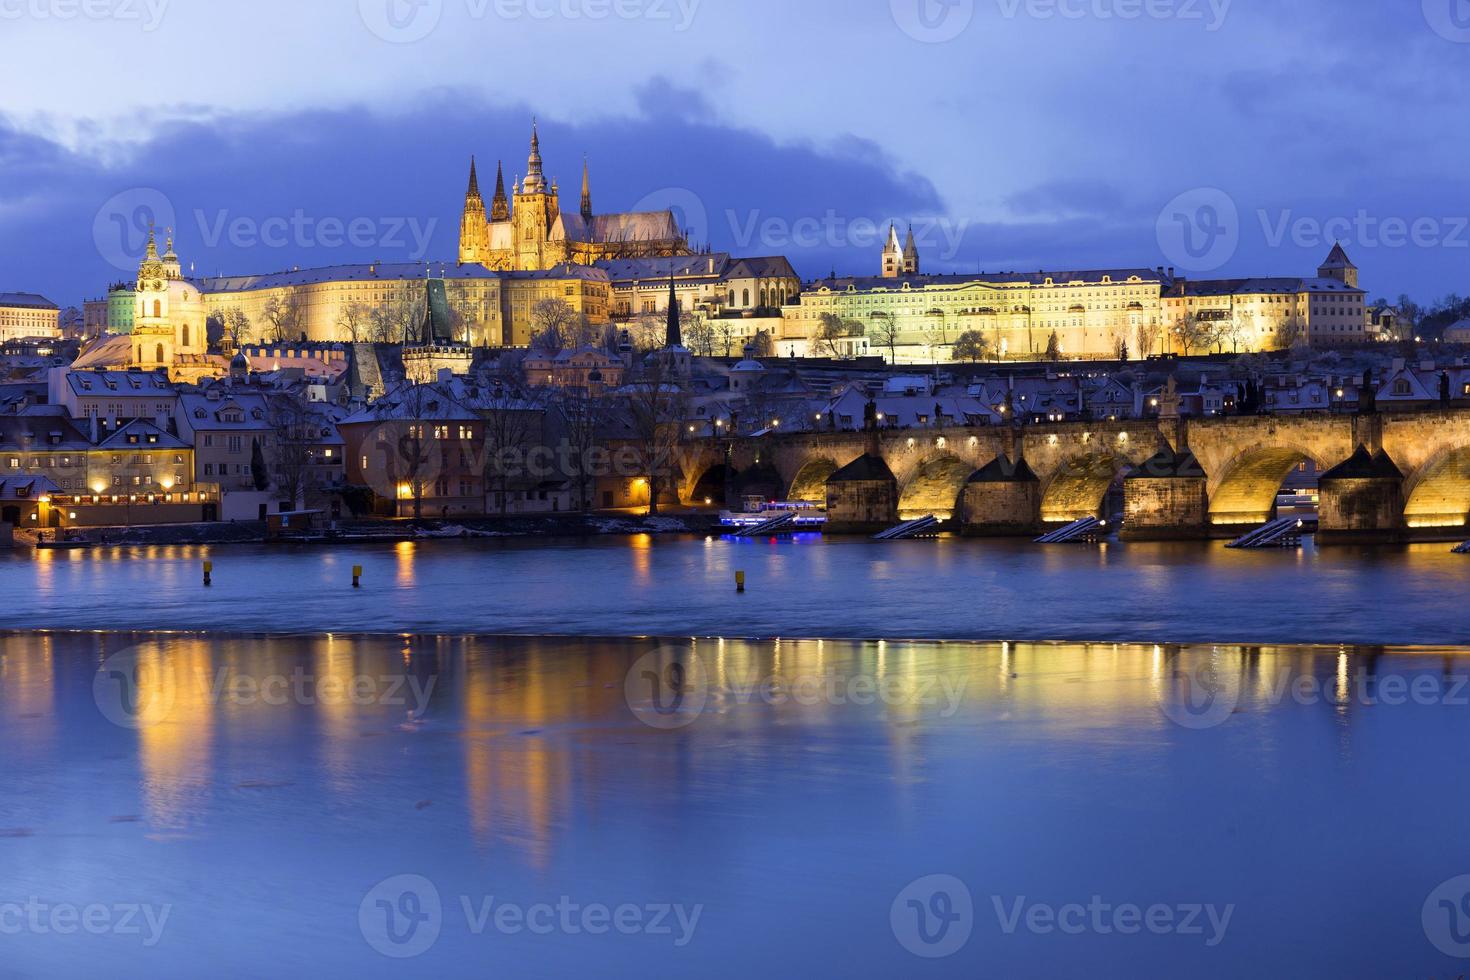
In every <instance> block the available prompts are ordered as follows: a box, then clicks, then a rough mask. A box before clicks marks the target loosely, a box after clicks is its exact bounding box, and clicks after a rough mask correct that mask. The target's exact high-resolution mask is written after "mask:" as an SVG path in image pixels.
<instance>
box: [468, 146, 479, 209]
mask: <svg viewBox="0 0 1470 980" xmlns="http://www.w3.org/2000/svg"><path fill="white" fill-rule="evenodd" d="M465 197H466V198H468V199H469V200H472V201H478V200H481V198H480V178H479V175H477V174H476V173H475V158H474V157H473V156H471V157H470V189H469V190H468V191H466V192H465Z"/></svg>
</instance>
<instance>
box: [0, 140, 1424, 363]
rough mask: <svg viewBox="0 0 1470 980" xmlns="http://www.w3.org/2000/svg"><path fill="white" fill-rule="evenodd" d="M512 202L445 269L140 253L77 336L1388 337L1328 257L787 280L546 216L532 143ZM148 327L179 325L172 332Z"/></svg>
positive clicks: (973, 340) (501, 199) (1094, 343)
mask: <svg viewBox="0 0 1470 980" xmlns="http://www.w3.org/2000/svg"><path fill="white" fill-rule="evenodd" d="M511 188H512V190H511V191H510V192H509V193H508V192H507V190H506V181H505V178H504V173H503V168H499V169H498V172H497V177H496V189H495V192H494V195H493V196H492V198H491V200H490V202H489V203H488V204H487V203H486V201H485V199H484V197H483V196H482V194H481V191H480V186H479V176H478V172H477V170H476V167H475V164H474V163H473V161H472V162H471V165H470V179H469V187H468V190H467V192H466V195H465V203H464V209H463V212H462V218H461V229H460V250H459V255H458V261H456V262H441V263H421V262H410V263H367V264H358V265H341V266H331V267H325V268H315V269H300V268H297V269H291V270H288V271H285V272H279V273H272V274H266V275H244V276H195V275H192V274H187V275H186V274H185V273H184V271H183V270H182V268H181V266H180V263H179V260H178V256H177V255H175V254H174V250H173V244H172V241H169V242H168V243H166V249H165V252H164V253H163V254H162V255H159V254H158V252H157V248H156V246H155V245H154V244H153V243H152V242H151V241H150V244H149V249H148V255H147V256H146V257H145V259H144V262H143V268H142V269H140V274H139V277H138V280H137V281H136V282H132V283H124V284H118V285H115V286H114V287H112V289H111V290H110V291H109V293H108V294H107V296H105V297H103V298H100V299H98V300H94V301H91V302H89V303H88V304H87V307H86V310H85V317H84V318H85V322H86V323H87V324H88V325H89V328H91V329H98V328H105V330H106V332H107V333H109V334H112V335H123V334H131V333H142V334H145V335H148V336H151V337H152V338H153V339H151V340H148V341H143V342H140V343H139V344H137V345H135V346H134V349H133V352H132V353H133V357H134V363H135V366H139V367H143V368H145V369H152V368H155V367H160V366H167V365H168V364H178V365H179V370H180V372H181V373H182V374H183V375H184V376H188V375H190V374H194V375H195V376H200V375H201V373H202V372H201V370H200V368H201V367H202V362H196V364H194V365H193V366H192V367H191V366H190V363H189V361H190V359H191V358H197V357H199V356H201V355H202V353H204V351H203V348H202V347H201V342H203V341H204V340H205V338H206V337H207V335H208V333H209V331H210V330H211V329H212V330H213V331H214V336H215V338H216V339H215V343H216V345H217V346H223V347H226V348H231V347H233V346H238V345H239V344H241V343H247V342H278V341H283V340H306V341H309V342H312V343H363V342H377V343H401V342H403V341H404V340H406V339H408V338H409V337H410V336H411V334H412V331H413V330H414V329H415V328H416V327H417V326H418V324H419V323H420V321H421V319H422V309H421V306H420V302H421V297H422V295H423V286H422V283H423V280H425V279H440V280H443V281H444V282H445V288H446V299H447V303H448V306H449V309H450V313H451V317H452V319H453V329H454V332H455V339H456V340H458V341H460V342H463V343H466V344H469V345H470V346H472V347H491V348H500V347H513V348H525V347H528V346H530V345H531V343H532V341H533V339H534V337H535V336H536V335H537V334H538V333H540V332H542V331H543V330H544V329H546V325H547V321H548V319H555V318H557V317H560V318H563V319H564V318H566V317H573V318H576V319H577V320H579V321H581V322H583V323H586V324H590V325H592V326H593V327H594V328H595V327H607V328H616V329H615V330H614V331H613V332H616V330H625V331H629V332H635V333H636V332H637V331H638V330H639V328H640V325H643V324H651V328H652V332H653V334H654V336H657V333H658V331H659V330H661V323H662V319H663V317H664V315H665V313H666V309H667V301H666V295H667V293H668V288H667V287H668V284H669V282H670V280H672V281H673V284H674V294H675V296H676V298H677V299H678V302H679V306H680V309H681V310H682V311H683V314H684V316H685V318H686V320H688V321H689V322H688V323H687V324H686V329H685V335H686V341H687V342H688V343H689V344H690V346H691V348H693V349H694V350H695V352H696V353H702V354H724V355H732V354H738V352H739V351H740V350H741V349H742V348H743V347H744V346H745V345H746V344H747V343H750V342H752V341H755V340H759V341H760V344H761V345H762V346H763V347H766V348H768V349H769V350H771V351H773V352H775V353H778V354H780V355H783V356H795V357H801V356H828V357H860V356H882V357H884V358H885V359H887V360H889V361H891V362H894V363H900V364H918V363H924V364H932V363H936V362H942V361H946V360H950V359H952V358H956V357H959V358H965V359H980V360H997V361H1003V360H1024V359H1041V358H1048V359H1059V360H1073V359H1089V358H1109V359H1111V358H1117V357H1118V356H1120V355H1121V354H1126V355H1128V356H1130V357H1135V358H1142V357H1149V356H1154V355H1160V354H1169V353H1177V354H1197V353H1206V352H1211V351H1214V352H1237V353H1247V352H1254V351H1263V350H1274V349H1281V348H1284V347H1289V346H1293V345H1296V344H1308V343H1309V344H1312V345H1315V346H1335V347H1345V346H1353V345H1360V344H1364V343H1368V342H1371V341H1373V340H1377V339H1384V338H1388V337H1392V336H1395V335H1397V334H1398V333H1400V332H1401V330H1402V329H1403V327H1404V324H1402V323H1400V322H1399V321H1398V320H1397V319H1396V317H1395V315H1394V313H1393V311H1391V310H1383V309H1373V308H1370V307H1369V305H1368V303H1367V297H1366V294H1365V293H1364V291H1363V290H1362V289H1361V288H1360V285H1359V281H1358V269H1357V268H1356V267H1355V266H1354V265H1353V263H1352V261H1351V259H1350V258H1349V257H1348V255H1347V253H1346V252H1345V251H1344V250H1343V249H1342V247H1341V246H1340V245H1339V246H1336V247H1334V248H1333V250H1332V253H1331V254H1330V255H1329V256H1328V257H1327V259H1326V260H1325V261H1324V262H1323V264H1322V266H1321V267H1320V268H1319V269H1318V270H1317V273H1316V275H1314V276H1306V277H1272V278H1246V279H1211V280H1192V279H1189V278H1187V277H1184V276H1181V275H1176V274H1175V271H1174V270H1173V269H1166V268H1162V267H1158V268H1143V267H1137V268H1127V267H1125V268H1115V269H1094V270H1052V271H1047V270H1040V271H1036V272H1029V271H1009V272H977V273H943V274H932V273H925V272H923V271H922V257H921V255H920V252H919V249H918V247H917V246H916V244H915V242H914V238H913V234H912V232H910V234H909V235H908V238H907V240H906V241H903V242H901V241H900V237H899V234H898V230H897V229H896V228H891V229H890V232H889V237H888V240H887V242H886V244H885V245H884V248H883V251H882V254H881V256H880V257H879V263H878V274H877V275H874V276H872V277H862V276H856V277H838V276H835V275H834V276H831V277H828V278H826V279H819V280H809V281H803V280H802V279H801V278H800V277H799V276H798V275H797V273H796V271H795V269H794V268H793V267H792V265H791V263H790V262H789V261H788V260H787V259H786V258H784V257H780V256H755V257H738V256H733V255H730V254H727V253H720V252H710V251H701V250H699V249H698V248H696V247H695V246H694V245H692V244H691V242H690V241H689V239H688V235H687V233H685V232H683V231H682V230H681V229H680V228H679V227H678V223H677V221H676V219H675V216H674V215H673V214H672V213H671V212H670V211H667V210H664V211H656V212H631V213H613V214H598V213H596V211H595V210H594V209H593V206H592V192H591V182H590V173H589V171H588V170H587V168H586V165H585V164H584V169H583V180H582V196H581V202H580V207H579V208H578V209H577V210H576V211H575V212H573V211H563V210H562V207H561V203H560V190H559V187H558V186H557V184H556V183H555V182H554V181H549V180H548V179H547V177H546V176H545V169H544V166H543V162H542V158H541V147H540V140H539V136H537V135H536V134H535V133H534V131H533V134H532V139H531V150H530V155H529V157H528V160H527V168H526V176H525V177H523V178H522V177H518V178H516V180H515V181H514V182H513V183H512V184H511ZM548 311H553V312H551V313H549V312H548ZM160 322H163V323H167V324H169V325H178V324H181V323H183V324H187V327H188V333H189V336H188V337H187V338H186V337H185V336H184V335H183V333H182V332H181V331H179V330H172V331H162V330H160V329H159V324H160ZM0 326H3V325H0ZM164 332H171V333H172V338H171V340H170V338H169V337H164V336H158V335H157V334H161V333H164ZM221 367H222V365H221V364H218V363H216V364H214V365H213V366H212V369H213V370H215V371H219V370H220V369H221Z"/></svg>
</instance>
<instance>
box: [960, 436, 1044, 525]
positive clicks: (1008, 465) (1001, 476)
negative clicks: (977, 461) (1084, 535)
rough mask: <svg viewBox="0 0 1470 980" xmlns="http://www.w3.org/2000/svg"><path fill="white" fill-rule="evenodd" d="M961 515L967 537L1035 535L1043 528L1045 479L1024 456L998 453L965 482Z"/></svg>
mask: <svg viewBox="0 0 1470 980" xmlns="http://www.w3.org/2000/svg"><path fill="white" fill-rule="evenodd" d="M959 517H960V530H961V533H963V534H964V535H965V536H967V537H977V538H1003V537H1022V536H1025V537H1034V536H1035V535H1036V534H1038V533H1040V531H1041V480H1040V479H1039V478H1038V477H1037V476H1036V474H1035V473H1034V472H1032V470H1031V467H1030V466H1027V465H1026V461H1025V460H1024V459H1022V460H1019V461H1018V462H1014V463H1013V462H1011V459H1010V457H1009V456H1008V455H1005V454H1002V455H1000V456H997V457H996V458H995V459H994V460H993V461H992V462H990V463H989V464H987V465H986V466H984V467H983V468H981V469H980V470H977V471H976V472H975V475H974V476H971V477H970V479H969V482H967V483H966V484H965V489H964V491H963V493H962V495H961V497H960V511H959Z"/></svg>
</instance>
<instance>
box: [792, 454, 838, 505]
mask: <svg viewBox="0 0 1470 980" xmlns="http://www.w3.org/2000/svg"><path fill="white" fill-rule="evenodd" d="M837 470H838V466H837V461H836V460H834V459H832V458H831V457H830V456H818V457H816V458H814V459H809V460H807V461H806V462H805V463H804V464H802V467H801V469H800V470H798V471H797V473H796V477H795V478H794V479H793V480H792V481H791V490H790V491H789V492H788V493H787V494H786V499H787V500H800V501H804V502H806V503H825V502H826V500H827V480H828V479H829V478H830V477H831V476H832V474H833V473H836V472H837Z"/></svg>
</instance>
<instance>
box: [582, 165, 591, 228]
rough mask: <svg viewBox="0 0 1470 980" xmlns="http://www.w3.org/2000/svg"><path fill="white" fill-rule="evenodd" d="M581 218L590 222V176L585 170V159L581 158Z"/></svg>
mask: <svg viewBox="0 0 1470 980" xmlns="http://www.w3.org/2000/svg"><path fill="white" fill-rule="evenodd" d="M582 217H583V218H584V219H586V220H587V221H591V220H592V176H591V174H590V172H589V171H588V169H587V158H586V157H583V158H582Z"/></svg>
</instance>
